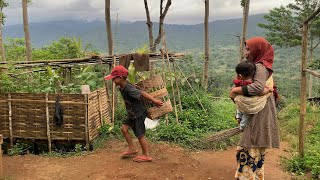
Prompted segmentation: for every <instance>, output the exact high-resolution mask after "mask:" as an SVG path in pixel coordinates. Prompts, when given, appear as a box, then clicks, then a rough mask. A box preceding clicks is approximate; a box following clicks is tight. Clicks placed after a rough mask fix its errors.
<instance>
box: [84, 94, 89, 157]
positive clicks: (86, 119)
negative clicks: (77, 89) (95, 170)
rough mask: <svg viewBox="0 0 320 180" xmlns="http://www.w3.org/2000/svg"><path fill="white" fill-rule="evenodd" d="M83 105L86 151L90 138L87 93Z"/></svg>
mask: <svg viewBox="0 0 320 180" xmlns="http://www.w3.org/2000/svg"><path fill="white" fill-rule="evenodd" d="M84 103H85V105H84V107H85V131H86V148H87V151H90V146H89V138H90V134H89V114H90V112H89V107H88V106H89V104H88V95H84Z"/></svg>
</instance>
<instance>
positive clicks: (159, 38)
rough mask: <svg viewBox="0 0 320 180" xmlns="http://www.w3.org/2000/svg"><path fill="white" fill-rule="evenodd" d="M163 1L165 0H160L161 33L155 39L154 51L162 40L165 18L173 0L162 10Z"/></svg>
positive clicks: (169, 0)
mask: <svg viewBox="0 0 320 180" xmlns="http://www.w3.org/2000/svg"><path fill="white" fill-rule="evenodd" d="M163 1H164V0H161V2H160V19H159V34H158V37H157V38H156V40H155V41H154V45H153V47H152V52H154V51H156V48H157V45H158V44H159V43H160V40H161V37H162V32H163V22H164V18H165V17H166V15H167V12H168V10H169V7H170V5H171V0H168V1H167V4H166V7H165V9H164V11H162V4H163Z"/></svg>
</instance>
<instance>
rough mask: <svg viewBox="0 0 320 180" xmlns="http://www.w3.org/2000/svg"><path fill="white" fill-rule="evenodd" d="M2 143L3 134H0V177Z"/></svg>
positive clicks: (1, 173) (0, 171)
mask: <svg viewBox="0 0 320 180" xmlns="http://www.w3.org/2000/svg"><path fill="white" fill-rule="evenodd" d="M2 143H3V136H2V134H0V177H1V176H2V175H3V167H2Z"/></svg>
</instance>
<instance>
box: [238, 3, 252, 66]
mask: <svg viewBox="0 0 320 180" xmlns="http://www.w3.org/2000/svg"><path fill="white" fill-rule="evenodd" d="M249 5H250V0H245V4H244V7H243V17H242V36H241V42H240V50H239V56H240V58H239V62H241V61H242V59H243V48H244V42H245V41H246V35H247V25H248V16H249Z"/></svg>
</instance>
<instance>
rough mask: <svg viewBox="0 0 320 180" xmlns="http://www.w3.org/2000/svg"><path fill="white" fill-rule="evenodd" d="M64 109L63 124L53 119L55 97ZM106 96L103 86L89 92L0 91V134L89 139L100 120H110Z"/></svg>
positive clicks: (105, 121) (23, 136)
mask: <svg viewBox="0 0 320 180" xmlns="http://www.w3.org/2000/svg"><path fill="white" fill-rule="evenodd" d="M58 96H59V97H60V100H59V103H60V105H61V107H62V110H63V123H62V125H58V124H56V122H55V120H54V114H55V103H56V100H57V97H58ZM109 122H110V116H109V104H108V96H107V93H106V90H105V89H104V88H102V89H99V90H96V91H94V92H91V93H90V94H31V93H7V94H0V134H3V137H4V138H5V139H7V138H8V139H10V143H11V145H13V139H15V138H21V139H35V140H48V146H49V151H51V141H52V140H77V141H85V142H86V145H87V148H89V143H90V142H91V141H92V140H93V139H95V138H96V137H97V136H98V135H99V132H98V129H99V128H100V127H101V125H102V124H103V123H109Z"/></svg>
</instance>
